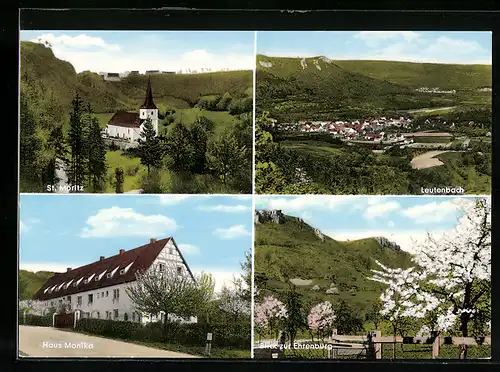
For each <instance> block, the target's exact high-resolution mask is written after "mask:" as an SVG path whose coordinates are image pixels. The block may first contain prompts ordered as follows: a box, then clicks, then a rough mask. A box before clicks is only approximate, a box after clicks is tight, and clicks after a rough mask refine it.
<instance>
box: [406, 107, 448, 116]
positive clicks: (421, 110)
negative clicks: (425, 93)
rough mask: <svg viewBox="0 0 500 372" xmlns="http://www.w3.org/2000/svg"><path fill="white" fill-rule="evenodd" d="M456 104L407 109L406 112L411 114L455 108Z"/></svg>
mask: <svg viewBox="0 0 500 372" xmlns="http://www.w3.org/2000/svg"><path fill="white" fill-rule="evenodd" d="M456 107H457V106H446V107H433V108H422V109H418V110H408V113H410V114H413V113H416V112H433V111H440V110H452V109H454V108H456Z"/></svg>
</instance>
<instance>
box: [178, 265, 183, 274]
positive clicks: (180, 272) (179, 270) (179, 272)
mask: <svg viewBox="0 0 500 372" xmlns="http://www.w3.org/2000/svg"><path fill="white" fill-rule="evenodd" d="M177 275H182V267H180V266H177Z"/></svg>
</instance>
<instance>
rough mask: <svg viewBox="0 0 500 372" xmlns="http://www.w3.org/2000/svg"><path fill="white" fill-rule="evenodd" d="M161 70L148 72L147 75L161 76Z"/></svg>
mask: <svg viewBox="0 0 500 372" xmlns="http://www.w3.org/2000/svg"><path fill="white" fill-rule="evenodd" d="M159 73H160V70H147V71H146V75H154V74H159Z"/></svg>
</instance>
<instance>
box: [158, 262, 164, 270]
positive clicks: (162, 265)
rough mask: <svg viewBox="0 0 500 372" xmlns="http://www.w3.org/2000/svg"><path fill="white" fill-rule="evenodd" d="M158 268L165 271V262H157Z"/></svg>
mask: <svg viewBox="0 0 500 372" xmlns="http://www.w3.org/2000/svg"><path fill="white" fill-rule="evenodd" d="M158 270H159V271H161V272H163V271H165V264H162V263H161V264H158Z"/></svg>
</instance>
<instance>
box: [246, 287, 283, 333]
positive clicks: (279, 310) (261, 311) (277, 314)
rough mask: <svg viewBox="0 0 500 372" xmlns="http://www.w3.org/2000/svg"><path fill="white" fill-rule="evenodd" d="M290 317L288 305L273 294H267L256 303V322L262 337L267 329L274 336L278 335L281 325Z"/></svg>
mask: <svg viewBox="0 0 500 372" xmlns="http://www.w3.org/2000/svg"><path fill="white" fill-rule="evenodd" d="M287 317H288V313H287V309H286V306H285V305H284V304H283V302H281V301H280V300H278V299H276V298H274V297H273V296H266V297H264V299H263V300H262V302H261V303H257V304H256V305H255V311H254V324H255V327H256V331H257V332H258V333H259V335H260V336H261V337H262V336H263V335H264V334H265V331H266V330H267V329H269V330H270V332H271V336H272V337H277V333H278V330H279V326H280V324H281V323H282V321H283V320H284V319H286V318H287Z"/></svg>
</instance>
